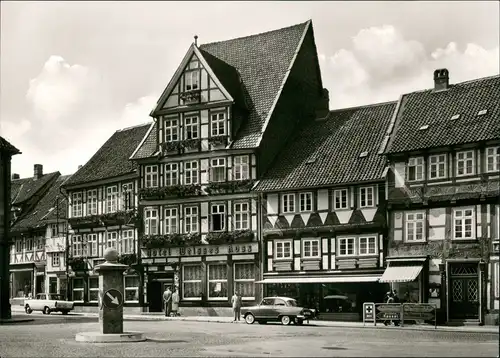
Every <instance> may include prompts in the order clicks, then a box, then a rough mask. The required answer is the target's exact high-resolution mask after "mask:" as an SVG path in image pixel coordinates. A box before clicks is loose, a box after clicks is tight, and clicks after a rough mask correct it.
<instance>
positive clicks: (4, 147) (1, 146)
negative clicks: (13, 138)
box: [0, 137, 21, 154]
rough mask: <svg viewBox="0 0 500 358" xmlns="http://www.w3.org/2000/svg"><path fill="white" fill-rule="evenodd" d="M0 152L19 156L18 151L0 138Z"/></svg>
mask: <svg viewBox="0 0 500 358" xmlns="http://www.w3.org/2000/svg"><path fill="white" fill-rule="evenodd" d="M0 152H7V153H10V154H21V152H20V151H19V149H17V148H16V147H14V146H13V145H12V144H10V143H9V142H8V141H7V140H6V139H4V138H3V137H0Z"/></svg>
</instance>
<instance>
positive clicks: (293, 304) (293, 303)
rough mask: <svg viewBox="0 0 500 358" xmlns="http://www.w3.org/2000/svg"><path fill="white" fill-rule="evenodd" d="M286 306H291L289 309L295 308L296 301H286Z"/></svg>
mask: <svg viewBox="0 0 500 358" xmlns="http://www.w3.org/2000/svg"><path fill="white" fill-rule="evenodd" d="M286 305H287V306H291V307H297V301H295V300H287V301H286Z"/></svg>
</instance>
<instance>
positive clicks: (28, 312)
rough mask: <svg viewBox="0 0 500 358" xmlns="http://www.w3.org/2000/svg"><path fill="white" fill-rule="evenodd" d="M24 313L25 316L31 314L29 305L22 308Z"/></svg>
mask: <svg viewBox="0 0 500 358" xmlns="http://www.w3.org/2000/svg"><path fill="white" fill-rule="evenodd" d="M24 311H25V312H26V313H27V314H31V313H33V310H32V309H31V307H30V306H29V305H26V307H24Z"/></svg>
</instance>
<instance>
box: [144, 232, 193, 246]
mask: <svg viewBox="0 0 500 358" xmlns="http://www.w3.org/2000/svg"><path fill="white" fill-rule="evenodd" d="M200 244H201V236H200V234H197V233H195V234H167V235H144V236H143V237H142V239H141V246H142V247H145V248H148V249H159V248H164V247H175V246H194V245H200Z"/></svg>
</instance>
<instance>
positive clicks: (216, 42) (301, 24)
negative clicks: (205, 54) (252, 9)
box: [199, 19, 312, 49]
mask: <svg viewBox="0 0 500 358" xmlns="http://www.w3.org/2000/svg"><path fill="white" fill-rule="evenodd" d="M310 21H311V22H312V19H309V20H307V21H304V22H301V23H299V24H295V25H290V26H285V27H282V28H279V29H274V30H268V31H264V32H259V33H257V34H253V35H247V36H240V37H235V38H232V39H228V40H222V41H214V42H208V43H204V44H201V45H200V46H199V48H200V49H201V48H202V47H203V46H208V45H215V44H219V43H222V42H229V41H235V40H243V39H248V38H251V37H257V36H262V35H266V34H269V33H271V32H278V31H282V30H288V29H291V28H292V27H298V26H304V25H305V24H307V23H308V22H310Z"/></svg>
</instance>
